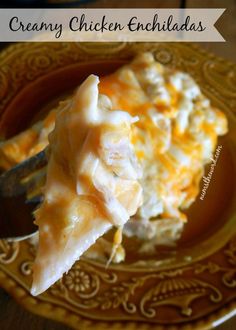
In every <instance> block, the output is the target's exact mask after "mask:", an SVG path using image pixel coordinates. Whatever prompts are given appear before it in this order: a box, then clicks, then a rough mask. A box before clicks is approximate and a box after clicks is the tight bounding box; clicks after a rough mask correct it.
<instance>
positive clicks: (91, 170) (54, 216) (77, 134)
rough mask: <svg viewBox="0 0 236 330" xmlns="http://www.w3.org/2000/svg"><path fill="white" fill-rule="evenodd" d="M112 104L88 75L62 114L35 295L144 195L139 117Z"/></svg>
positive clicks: (54, 139) (54, 136) (42, 215)
mask: <svg viewBox="0 0 236 330" xmlns="http://www.w3.org/2000/svg"><path fill="white" fill-rule="evenodd" d="M110 106H111V105H110V101H109V99H107V97H102V96H101V97H100V98H99V95H98V78H97V77H96V76H93V75H91V76H89V77H88V78H87V79H86V81H85V82H84V83H83V84H82V85H81V86H80V88H79V89H78V91H77V92H76V95H75V97H74V98H73V100H72V101H71V102H70V103H68V104H66V106H65V108H64V109H63V110H62V111H60V112H59V113H58V115H57V118H56V124H55V129H54V131H53V132H52V133H51V134H50V138H49V141H50V148H51V152H50V159H49V163H48V170H47V181H46V185H45V188H44V201H43V203H42V205H41V206H40V207H39V209H38V210H37V211H36V212H35V215H36V224H37V225H38V226H39V249H38V253H37V257H36V260H35V264H34V268H33V269H34V273H33V285H32V290H31V293H32V294H33V295H37V294H39V293H41V292H43V291H44V290H46V289H47V288H48V287H49V286H50V285H52V284H53V283H54V282H55V281H57V280H58V279H59V278H60V277H61V276H62V275H63V273H65V272H66V271H68V270H69V269H70V268H71V266H72V265H73V263H74V262H75V261H76V260H77V259H79V257H80V256H81V255H82V254H83V253H84V251H86V250H87V249H88V248H89V247H90V246H91V245H92V244H93V243H94V242H95V241H96V240H97V239H98V238H99V237H100V236H102V235H103V234H104V233H105V232H106V231H108V230H109V229H110V228H111V227H112V226H116V227H118V228H122V227H123V226H124V224H125V223H126V222H127V221H128V220H129V218H130V216H132V215H134V214H135V213H136V211H137V209H138V207H139V206H140V205H141V203H142V189H141V186H140V184H139V183H138V181H137V179H138V177H139V175H140V174H139V169H138V166H137V162H136V159H135V156H134V154H133V151H132V146H131V143H130V131H131V124H132V123H133V122H134V121H135V120H137V119H136V118H135V119H134V118H132V117H131V116H130V115H129V114H127V113H125V112H122V111H110V110H109V108H110Z"/></svg>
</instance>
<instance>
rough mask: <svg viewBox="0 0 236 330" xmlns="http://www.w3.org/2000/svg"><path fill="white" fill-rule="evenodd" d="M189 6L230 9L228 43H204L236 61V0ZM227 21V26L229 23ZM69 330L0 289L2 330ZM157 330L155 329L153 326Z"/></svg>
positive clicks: (230, 327)
mask: <svg viewBox="0 0 236 330" xmlns="http://www.w3.org/2000/svg"><path fill="white" fill-rule="evenodd" d="M179 6H180V0H165V1H164V0H97V1H93V2H91V3H89V5H86V6H85V5H84V6H83V7H92V8H96V7H97V8H99V7H110V8H111V7H120V8H125V7H136V8H139V7H150V8H152V7H153V8H161V7H162V8H166V7H170V8H171V7H179ZM186 7H192V8H194V7H199V8H204V7H205V8H227V10H226V12H225V13H224V15H223V17H222V18H221V19H220V20H219V22H218V23H217V27H218V28H219V30H220V31H221V32H222V34H223V36H224V38H225V39H226V40H227V42H226V43H202V44H201V45H202V46H203V47H206V48H207V49H208V50H209V51H211V52H214V53H216V54H217V55H220V56H222V57H225V58H227V59H229V60H231V61H234V62H236V0H187V1H186ZM226 22H227V23H226ZM16 327H17V329H18V330H28V329H29V330H66V329H69V328H68V327H67V326H65V325H63V324H59V323H57V322H54V321H51V320H47V319H45V318H42V317H39V316H36V315H33V314H31V313H30V312H28V311H26V310H24V309H23V308H22V307H21V306H19V305H18V304H17V303H16V302H15V301H14V300H13V299H12V298H11V297H10V296H9V295H8V294H7V293H6V292H5V291H4V290H2V289H0V330H13V329H15V328H16ZM153 329H154V327H153ZM235 329H236V318H233V319H230V320H228V321H226V322H225V323H224V324H222V325H220V326H218V327H217V330H235Z"/></svg>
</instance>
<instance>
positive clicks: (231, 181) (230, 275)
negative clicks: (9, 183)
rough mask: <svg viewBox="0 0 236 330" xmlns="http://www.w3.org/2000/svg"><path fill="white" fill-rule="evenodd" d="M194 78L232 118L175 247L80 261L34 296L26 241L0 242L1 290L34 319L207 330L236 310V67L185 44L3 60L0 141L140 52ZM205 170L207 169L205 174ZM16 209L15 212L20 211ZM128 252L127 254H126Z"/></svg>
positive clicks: (43, 48)
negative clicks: (111, 261)
mask: <svg viewBox="0 0 236 330" xmlns="http://www.w3.org/2000/svg"><path fill="white" fill-rule="evenodd" d="M145 50H149V51H152V52H153V53H154V55H155V57H156V59H157V60H158V61H160V62H161V63H163V64H164V65H167V66H170V67H175V68H178V69H180V70H183V71H186V72H188V73H190V74H191V75H192V76H193V77H194V78H195V80H196V81H197V82H198V84H199V85H200V86H201V88H202V90H203V92H204V93H205V94H206V95H207V96H208V97H209V98H210V99H211V100H212V102H213V103H214V104H215V105H216V106H218V107H219V108H220V109H222V110H223V111H224V112H225V113H226V114H227V116H228V119H229V127H230V129H229V133H228V134H227V135H226V136H225V137H224V138H223V139H221V140H220V141H219V143H218V144H219V145H222V146H223V147H222V151H221V153H220V157H219V159H218V163H217V166H216V168H215V172H214V174H213V178H212V180H211V183H210V186H209V189H208V191H207V195H206V197H205V199H204V200H203V201H200V200H199V199H198V200H197V201H196V202H195V203H194V205H193V206H192V207H191V209H190V210H189V211H188V213H189V222H188V224H187V225H186V227H185V230H184V233H183V235H182V238H181V240H180V241H179V242H178V244H177V246H176V247H175V248H172V249H167V248H162V249H160V250H159V251H158V252H157V253H156V255H150V256H142V255H137V254H135V252H134V251H132V249H131V250H130V254H129V253H128V260H127V261H126V263H124V264H119V265H112V266H110V267H109V268H108V269H107V270H106V269H105V267H104V264H102V263H99V262H94V261H91V260H87V259H84V258H83V259H82V260H80V261H79V262H77V263H76V264H75V265H74V266H73V268H72V269H71V270H70V271H69V272H68V274H67V275H66V276H64V278H63V279H62V280H61V281H59V282H57V283H56V284H55V285H54V286H53V287H51V288H50V289H49V290H47V292H45V293H44V294H42V295H40V296H38V297H32V296H31V295H30V293H29V288H30V285H31V265H32V262H33V259H34V257H35V248H34V245H33V244H32V243H31V241H30V240H26V241H22V242H8V241H6V240H1V241H0V285H1V286H2V287H3V288H5V289H6V290H7V291H8V292H9V293H10V294H11V295H12V296H13V297H14V298H15V299H16V300H17V301H18V302H19V303H20V304H21V305H23V306H24V307H25V308H27V309H28V310H30V311H32V312H33V313H37V314H40V315H43V316H46V317H48V318H52V319H55V320H58V321H61V322H64V323H66V324H67V325H69V326H71V327H73V328H75V329H76V328H81V329H87V330H89V329H94V328H95V327H96V329H103V330H104V329H107V328H110V329H112V330H114V329H123V328H124V326H125V327H126V329H137V327H138V328H139V329H140V330H141V329H143V330H144V329H152V328H153V327H154V325H155V329H167V328H168V329H169V330H174V329H186V330H187V329H201V330H202V329H209V328H210V327H212V326H215V325H217V324H219V323H220V322H221V321H222V320H224V319H226V318H227V317H230V316H231V315H233V314H234V311H235V309H236V214H235V213H236V212H235V206H236V185H235V178H236V153H235V146H236V134H235V129H236V66H235V65H234V64H231V63H228V62H226V61H225V60H223V59H220V58H216V57H215V56H213V55H211V54H209V53H207V52H205V51H204V50H202V49H199V48H197V47H196V46H195V45H191V44H186V43H175V44H169V43H168V44H159V43H157V44H155V43H151V44H150V43H149V44H145V43H130V44H126V43H119V44H117V43H106V44H101V43H91V44H88V43H80V44H79V43H31V44H27V43H24V44H15V45H12V46H10V47H8V48H7V49H5V50H4V51H3V52H2V53H1V54H0V116H1V120H0V126H1V136H2V138H4V137H5V138H6V137H9V136H11V135H13V134H15V133H17V132H19V131H20V130H21V129H23V128H25V127H26V125H27V124H28V123H30V122H31V121H32V120H33V118H34V119H35V118H37V116H38V113H39V111H40V113H41V111H46V110H45V109H47V108H48V104H52V103H53V102H54V101H53V100H55V99H58V97H60V96H61V95H62V94H64V95H65V93H66V92H68V91H69V90H71V89H72V88H73V87H75V86H76V85H78V84H79V83H80V82H81V81H82V79H84V78H85V77H86V76H87V75H88V74H89V73H97V74H100V75H101V74H107V73H109V72H112V71H114V70H115V69H116V68H117V67H119V66H120V65H122V63H124V62H125V61H128V60H129V59H130V58H132V57H133V56H134V55H135V54H136V53H137V52H142V51H145ZM206 170H207V169H206ZM16 212H17V210H16ZM128 248H129V247H128Z"/></svg>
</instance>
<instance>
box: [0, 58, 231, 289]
mask: <svg viewBox="0 0 236 330" xmlns="http://www.w3.org/2000/svg"><path fill="white" fill-rule="evenodd" d="M55 122H56V124H55ZM226 132H227V120H226V117H225V115H224V114H223V113H222V112H221V111H219V110H218V109H216V108H214V107H213V106H212V105H211V104H210V101H209V100H208V99H207V98H206V97H205V96H204V95H203V94H202V93H201V91H200V88H199V87H198V85H197V84H196V83H195V82H194V80H193V79H192V78H191V77H190V76H189V75H188V74H186V73H182V72H178V71H174V70H172V69H169V68H166V67H164V66H163V65H161V64H160V63H158V62H156V61H155V59H154V57H153V55H152V54H150V53H144V54H141V55H139V56H137V58H135V59H134V60H133V61H132V62H131V63H130V64H127V65H125V66H123V67H121V68H120V69H119V70H118V71H117V72H115V73H113V74H111V75H109V76H106V77H102V78H100V83H99V79H98V77H96V76H93V75H91V76H89V77H88V78H87V79H86V80H85V81H84V82H83V84H82V85H81V86H80V87H79V88H78V90H77V91H76V93H75V95H74V96H73V97H72V98H68V99H67V100H65V101H63V102H61V103H60V104H59V106H58V108H57V109H53V110H52V111H51V112H50V113H49V114H48V116H47V117H46V118H45V119H44V120H42V121H40V122H38V123H36V124H35V125H33V126H32V127H31V128H29V129H28V130H26V131H24V132H22V133H21V134H19V135H17V136H16V137H13V138H12V139H10V140H8V141H6V142H2V143H1V145H0V166H1V167H2V168H4V169H7V168H9V167H11V166H13V165H15V164H16V163H18V162H20V161H22V160H24V159H25V158H28V157H30V156H31V155H34V154H36V153H37V152H39V151H40V150H42V149H43V148H45V147H46V146H47V145H48V135H49V133H51V134H50V135H49V142H50V155H49V163H48V166H47V169H46V172H47V177H46V182H45V184H44V187H43V190H42V183H41V181H40V184H39V189H40V193H43V196H44V200H43V202H42V204H41V205H40V206H39V208H38V209H37V210H36V212H35V217H36V223H37V224H38V226H39V248H38V255H37V257H36V261H35V265H34V279H33V287H32V294H39V293H41V292H43V291H44V290H46V289H47V288H48V287H49V286H50V285H52V284H53V283H54V282H55V281H56V280H58V279H59V278H60V277H61V276H62V275H63V273H65V272H66V271H68V270H69V269H70V267H71V266H72V265H73V263H74V262H75V261H76V260H77V259H78V258H79V257H80V256H81V255H82V254H83V253H84V252H86V251H87V250H88V249H89V248H90V247H91V248H90V249H89V250H88V251H87V252H86V253H87V255H88V256H93V257H94V256H95V257H96V258H103V259H104V258H106V257H107V262H111V261H112V262H120V261H122V260H124V258H125V250H124V248H123V247H122V235H126V236H128V237H131V236H136V237H138V238H139V239H140V250H141V251H142V252H147V251H150V250H153V249H155V246H156V245H158V244H167V245H169V244H173V242H175V241H176V240H177V239H178V238H179V237H180V234H181V232H182V229H183V226H184V223H185V222H186V221H187V219H186V215H185V214H184V210H185V209H187V208H188V207H189V206H190V205H191V204H192V203H193V202H194V201H195V199H196V197H197V195H198V193H199V183H200V180H201V178H202V176H203V173H204V166H205V165H206V164H207V163H209V162H210V159H211V157H212V154H213V152H214V150H215V148H216V144H217V137H218V136H219V135H223V134H225V133H226ZM38 193H39V190H37V189H36V191H33V192H29V194H31V195H32V194H38ZM111 227H115V228H116V231H115V235H114V239H113V243H112V244H111V243H109V242H107V241H106V240H105V239H104V238H102V236H103V234H104V233H105V232H107V231H108V230H110V229H111Z"/></svg>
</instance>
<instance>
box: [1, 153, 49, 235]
mask: <svg viewBox="0 0 236 330" xmlns="http://www.w3.org/2000/svg"><path fill="white" fill-rule="evenodd" d="M47 152H48V151H47V148H46V149H45V150H43V151H41V152H39V153H38V154H36V155H35V156H33V157H31V158H28V159H27V160H25V161H23V162H22V163H20V164H18V165H16V166H14V167H13V168H11V169H10V170H8V171H6V172H4V173H3V174H2V175H1V176H0V239H3V238H4V239H12V240H21V239H24V238H27V237H30V236H31V235H32V234H34V233H35V232H36V231H37V226H36V225H35V224H34V222H33V220H34V218H33V211H34V209H35V208H36V207H37V205H38V204H39V203H40V202H41V201H42V196H36V197H33V198H31V199H27V192H28V191H29V189H32V186H33V185H34V184H35V183H34V180H33V179H31V177H32V174H33V173H35V172H36V171H39V170H40V169H42V168H43V167H44V166H46V164H47ZM26 178H29V179H26Z"/></svg>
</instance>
